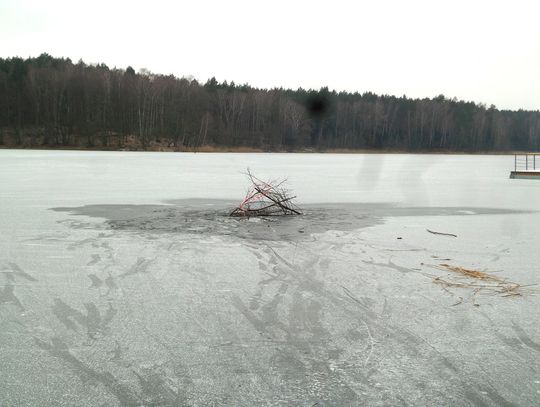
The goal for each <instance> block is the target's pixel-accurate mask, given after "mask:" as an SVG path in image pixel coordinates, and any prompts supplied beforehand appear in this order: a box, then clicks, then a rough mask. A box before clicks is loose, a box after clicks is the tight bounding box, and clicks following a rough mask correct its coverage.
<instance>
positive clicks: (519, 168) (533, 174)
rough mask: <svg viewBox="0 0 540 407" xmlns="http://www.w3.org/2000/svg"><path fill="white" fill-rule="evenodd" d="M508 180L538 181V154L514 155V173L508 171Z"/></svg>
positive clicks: (539, 174) (539, 160) (539, 161)
mask: <svg viewBox="0 0 540 407" xmlns="http://www.w3.org/2000/svg"><path fill="white" fill-rule="evenodd" d="M510 178H512V179H514V178H516V179H539V180H540V153H528V154H514V171H510Z"/></svg>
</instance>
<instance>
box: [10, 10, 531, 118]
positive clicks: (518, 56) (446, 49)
mask: <svg viewBox="0 0 540 407" xmlns="http://www.w3.org/2000/svg"><path fill="white" fill-rule="evenodd" d="M42 52H47V53H49V54H51V55H53V56H64V57H69V58H71V59H72V60H73V61H74V62H76V61H77V60H79V59H81V58H82V59H83V60H84V61H85V62H105V63H106V64H107V65H109V66H110V67H114V66H116V67H119V68H125V67H127V66H128V65H131V66H133V67H134V68H135V69H136V70H139V69H140V68H147V69H150V70H151V71H153V72H156V73H164V74H169V73H172V74H175V75H177V76H188V75H192V76H194V77H195V78H197V79H198V80H200V81H206V79H208V78H209V77H212V76H215V77H216V78H217V79H218V80H220V81H221V80H225V79H226V80H228V81H231V80H234V81H235V82H236V83H245V82H247V83H249V84H251V85H253V86H257V87H276V86H282V87H287V88H297V87H304V88H320V87H321V86H328V87H329V88H331V89H336V90H348V91H359V92H365V91H372V92H375V93H379V94H381V93H386V94H394V95H403V94H406V95H407V96H411V97H426V96H427V97H433V96H436V95H438V94H441V93H442V94H444V95H446V96H449V97H454V96H455V97H457V98H458V99H464V100H473V101H475V102H483V103H486V104H487V105H489V104H495V105H496V106H497V107H499V108H508V109H518V108H524V109H534V110H537V109H540V2H538V0H536V1H534V0H527V1H525V0H512V1H510V0H507V1H498V0H495V1H487V0H486V1H484V0H468V1H462V0H453V1H437V0H431V1H428V0H426V1H424V0H370V1H361V0H357V1H338V0H332V1H330V0H329V1H324V2H322V1H321V2H319V1H313V0H311V1H304V0H302V1H294V0H289V1H277V0H272V1H269V0H267V1H260V0H246V1H235V0H227V1H225V0H221V1H209V0H206V1H204V0H197V1H164V0H147V1H135V0H131V1H114V0H107V1H104V0H92V1H77V0H70V1H68V0H46V1H44V0H33V1H29V0H0V56H2V57H10V56H15V55H17V56H22V57H28V56H37V55H39V54H40V53H42Z"/></svg>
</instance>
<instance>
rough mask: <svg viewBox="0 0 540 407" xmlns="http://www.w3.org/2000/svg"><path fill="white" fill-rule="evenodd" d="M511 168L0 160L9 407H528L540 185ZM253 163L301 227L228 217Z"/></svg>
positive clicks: (232, 158)
mask: <svg viewBox="0 0 540 407" xmlns="http://www.w3.org/2000/svg"><path fill="white" fill-rule="evenodd" d="M512 166H513V157H511V156H462V155H392V154H387V155H385V154H382V155H381V154H373V155H345V154H343V155H338V154H188V153H135V152H79V151H23V150H0V230H1V231H2V233H1V234H0V325H1V326H2V329H1V330H0V380H1V383H2V385H1V386H0V405H1V406H4V405H6V406H289V405H294V406H308V407H311V406H315V405H316V406H359V405H366V406H436V405H452V406H538V405H540V324H539V323H538V321H539V317H538V310H539V309H540V308H539V307H540V300H539V296H538V294H539V293H538V292H537V290H538V288H540V287H539V286H534V285H535V284H538V283H540V273H539V271H538V265H539V264H540V251H539V250H538V249H539V247H540V213H539V212H538V208H539V205H540V181H536V180H510V179H509V178H508V176H509V172H510V170H511V168H512ZM248 167H249V168H250V169H251V170H252V171H253V172H254V173H255V174H256V175H257V176H258V177H260V178H282V177H287V178H288V183H289V187H290V188H291V189H292V190H294V192H295V195H297V196H298V203H299V204H300V205H301V206H303V207H304V208H305V214H304V215H303V216H301V217H297V218H291V219H282V220H274V221H265V220H258V221H246V220H238V219H231V218H228V217H226V216H224V215H225V214H226V213H227V210H228V209H230V208H232V206H233V205H234V203H235V202H237V201H238V200H240V199H241V198H243V195H244V193H245V191H246V188H247V186H248V184H247V181H246V177H245V176H244V175H243V174H242V173H243V172H244V171H245V170H246V168H248ZM427 229H429V230H432V231H438V232H444V233H451V234H454V235H456V236H457V237H452V236H445V235H436V234H432V233H429V232H427ZM459 268H461V269H459ZM464 269H467V270H475V271H481V272H484V273H486V274H483V275H480V276H481V278H475V277H474V276H471V275H470V274H469V275H467V274H466V273H465V274H464V273H463V270H464ZM459 270H461V271H459ZM477 277H478V275H477Z"/></svg>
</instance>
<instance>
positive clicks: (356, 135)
mask: <svg viewBox="0 0 540 407" xmlns="http://www.w3.org/2000/svg"><path fill="white" fill-rule="evenodd" d="M0 144H4V145H11V146H51V147H55V146H78V147H87V148H137V149H151V148H156V146H161V147H168V148H173V149H186V148H189V149H196V148H198V147H201V146H216V147H251V148H260V149H265V150H294V149H304V148H310V149H396V150H406V151H441V150H444V151H508V150H538V148H539V145H540V112H539V111H524V110H518V111H510V110H498V109H497V108H496V107H495V106H493V105H492V106H490V107H487V106H485V105H483V104H476V103H473V102H466V101H460V100H457V99H455V98H454V99H449V98H447V97H445V96H443V95H440V96H437V97H435V98H432V99H428V98H424V99H412V98H407V97H406V96H403V97H396V96H389V95H376V94H373V93H371V92H366V93H350V92H335V91H330V90H329V89H328V88H321V89H318V90H305V89H301V88H300V89H297V90H291V89H281V88H280V89H258V88H254V87H251V86H249V85H237V84H235V83H234V82H231V83H228V82H226V81H225V82H218V81H217V80H216V79H215V78H212V79H210V80H208V81H207V82H206V83H204V84H203V83H199V82H198V81H196V80H195V79H192V78H185V77H184V78H177V77H175V76H172V75H157V74H153V73H151V72H149V71H147V70H140V71H139V72H135V71H134V69H133V68H131V67H128V68H127V69H125V70H124V69H116V68H114V69H111V68H109V67H107V66H106V65H104V64H98V65H93V64H90V65H89V64H85V63H84V62H82V61H79V62H78V63H73V62H72V61H71V60H70V59H65V58H54V57H52V56H50V55H48V54H42V55H40V56H38V57H35V58H28V59H22V58H17V57H14V58H7V59H2V58H0Z"/></svg>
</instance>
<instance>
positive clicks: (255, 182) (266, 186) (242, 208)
mask: <svg viewBox="0 0 540 407" xmlns="http://www.w3.org/2000/svg"><path fill="white" fill-rule="evenodd" d="M246 175H247V177H248V178H249V180H250V182H251V186H250V188H249V189H248V192H247V194H246V196H245V198H244V200H243V201H242V202H241V203H240V205H238V207H236V208H235V209H234V210H233V211H232V212H231V213H230V216H246V217H251V216H280V215H301V214H302V212H301V211H300V209H299V208H298V207H297V206H296V205H295V204H294V203H293V199H295V198H296V196H291V194H290V192H289V191H288V190H286V189H285V188H284V187H283V185H284V184H285V182H286V181H287V180H286V179H282V180H278V181H261V180H260V179H258V178H257V177H255V176H254V175H253V174H252V173H251V172H250V171H249V169H248V170H247V173H246Z"/></svg>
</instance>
